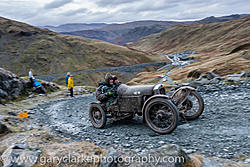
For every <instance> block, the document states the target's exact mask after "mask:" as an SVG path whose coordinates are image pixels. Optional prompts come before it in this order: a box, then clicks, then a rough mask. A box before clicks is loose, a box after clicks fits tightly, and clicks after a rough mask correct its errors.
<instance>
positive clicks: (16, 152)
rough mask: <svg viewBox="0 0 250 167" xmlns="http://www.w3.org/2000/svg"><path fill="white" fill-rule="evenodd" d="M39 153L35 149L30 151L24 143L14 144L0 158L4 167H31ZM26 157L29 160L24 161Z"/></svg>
mask: <svg viewBox="0 0 250 167" xmlns="http://www.w3.org/2000/svg"><path fill="white" fill-rule="evenodd" d="M40 153H41V152H40V151H39V150H37V149H30V148H29V147H28V145H27V144H26V143H16V144H13V145H12V146H10V147H8V148H7V149H6V150H5V151H4V152H3V154H2V156H1V158H2V162H3V166H4V167H7V166H19V167H31V166H34V165H35V164H36V162H37V160H38V156H39V155H40ZM27 157H29V160H28V161H27V160H26V161H25V159H26V158H27Z"/></svg>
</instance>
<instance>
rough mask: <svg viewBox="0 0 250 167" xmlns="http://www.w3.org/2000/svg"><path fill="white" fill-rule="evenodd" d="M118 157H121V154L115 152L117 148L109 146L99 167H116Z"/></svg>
mask: <svg viewBox="0 0 250 167" xmlns="http://www.w3.org/2000/svg"><path fill="white" fill-rule="evenodd" d="M119 158H120V159H121V155H120V154H119V153H118V152H117V150H115V149H114V148H112V147H111V148H109V149H108V153H107V154H106V156H105V157H104V158H103V160H102V161H101V164H100V167H117V166H118V164H119ZM121 162H122V159H121Z"/></svg>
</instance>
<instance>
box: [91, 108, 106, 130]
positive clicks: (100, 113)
mask: <svg viewBox="0 0 250 167" xmlns="http://www.w3.org/2000/svg"><path fill="white" fill-rule="evenodd" d="M89 118H90V121H91V123H92V125H93V126H94V127H95V128H99V129H100V128H103V127H104V126H105V125H106V121H107V117H106V113H105V111H104V109H103V108H102V106H101V105H100V104H91V106H90V109H89Z"/></svg>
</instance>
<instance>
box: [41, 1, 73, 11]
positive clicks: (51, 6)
mask: <svg viewBox="0 0 250 167" xmlns="http://www.w3.org/2000/svg"><path fill="white" fill-rule="evenodd" d="M71 2H73V0H54V1H52V2H50V3H48V4H46V5H45V6H44V8H45V9H54V8H59V7H61V6H64V5H65V4H68V3H71Z"/></svg>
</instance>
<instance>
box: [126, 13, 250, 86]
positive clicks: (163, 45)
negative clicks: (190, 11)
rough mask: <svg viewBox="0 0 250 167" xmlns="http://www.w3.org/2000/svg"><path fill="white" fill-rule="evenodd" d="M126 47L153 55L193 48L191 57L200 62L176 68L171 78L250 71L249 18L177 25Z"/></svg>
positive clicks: (140, 78)
mask: <svg viewBox="0 0 250 167" xmlns="http://www.w3.org/2000/svg"><path fill="white" fill-rule="evenodd" d="M128 47H130V48H133V49H135V50H141V51H144V52H148V53H154V54H159V53H176V52H184V51H195V52H196V54H195V55H192V57H195V58H196V59H198V60H199V61H200V62H197V63H194V64H191V65H188V66H186V67H184V68H183V69H181V70H176V71H175V72H173V73H172V74H171V76H172V78H173V79H183V78H186V77H187V75H188V74H189V73H190V72H192V71H199V72H201V73H203V72H207V71H213V72H215V73H217V74H219V75H222V76H225V75H227V74H232V73H237V72H241V71H243V70H244V71H247V72H250V17H246V18H242V19H238V20H234V21H227V22H223V23H211V24H207V25H201V24H193V25H179V26H175V27H172V28H170V29H168V30H167V31H164V32H161V33H158V34H154V35H150V36H148V37H146V38H144V39H141V40H140V41H138V42H135V43H130V44H128ZM162 73H164V72H162ZM156 75H159V72H158V73H146V74H143V75H138V78H137V79H136V80H138V81H140V80H144V81H145V79H146V78H147V77H149V76H150V77H155V76H156ZM133 82H135V80H133Z"/></svg>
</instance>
